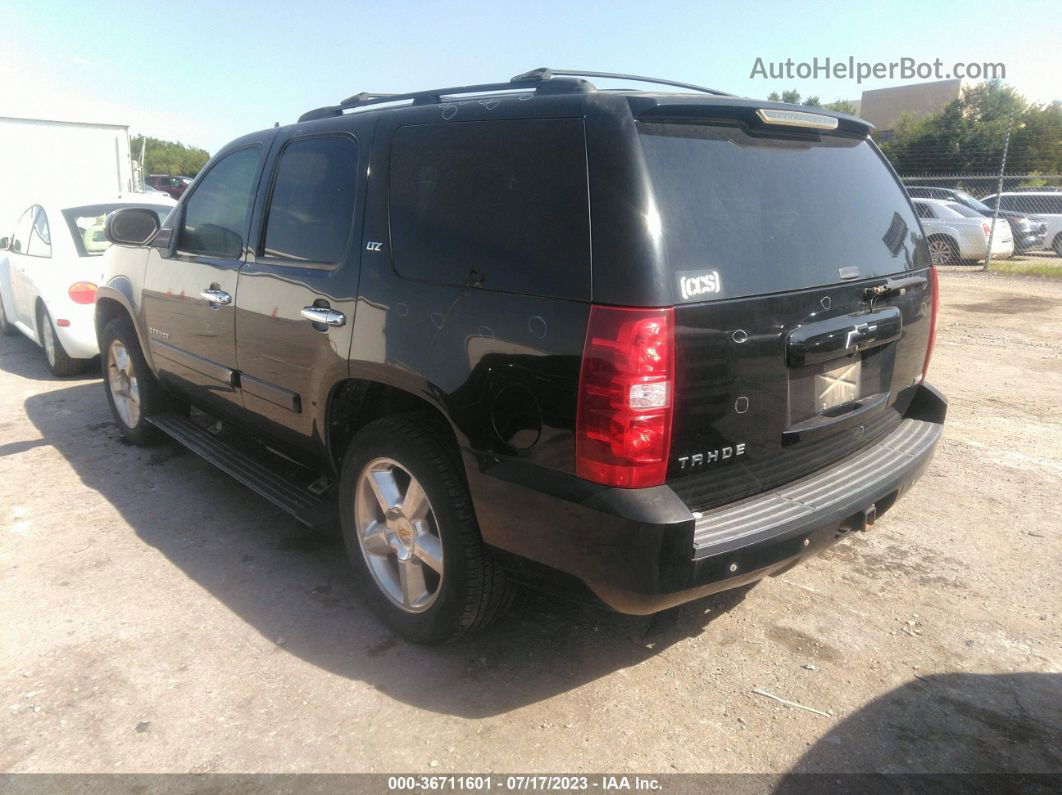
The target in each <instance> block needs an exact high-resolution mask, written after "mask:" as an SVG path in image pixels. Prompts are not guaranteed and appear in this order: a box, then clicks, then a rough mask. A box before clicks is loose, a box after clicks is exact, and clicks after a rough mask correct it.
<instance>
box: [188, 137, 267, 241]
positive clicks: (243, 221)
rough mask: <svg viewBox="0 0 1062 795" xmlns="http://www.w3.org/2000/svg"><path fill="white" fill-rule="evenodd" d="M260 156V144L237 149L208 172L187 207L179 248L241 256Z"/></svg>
mask: <svg viewBox="0 0 1062 795" xmlns="http://www.w3.org/2000/svg"><path fill="white" fill-rule="evenodd" d="M259 157H260V150H259V147H257V146H252V147H250V148H248V149H238V150H237V151H235V152H233V153H231V154H228V155H225V157H223V158H222V159H221V160H219V161H218V162H217V163H216V164H215V165H214V166H213V167H212V168H211V169H210V171H209V172H207V175H206V176H205V177H204V178H203V181H202V182H200V183H199V187H197V188H196V189H195V193H194V194H193V195H192V197H191V199H189V201H188V204H187V205H186V207H185V210H184V220H183V222H182V224H181V228H180V230H179V231H178V238H177V248H178V250H179V251H181V252H183V253H187V254H198V255H200V256H207V257H219V258H223V259H237V258H238V257H240V255H241V254H242V252H243V240H244V235H245V234H246V230H247V219H248V216H249V214H250V212H251V196H252V194H253V192H254V178H255V175H256V174H257V173H258V160H259Z"/></svg>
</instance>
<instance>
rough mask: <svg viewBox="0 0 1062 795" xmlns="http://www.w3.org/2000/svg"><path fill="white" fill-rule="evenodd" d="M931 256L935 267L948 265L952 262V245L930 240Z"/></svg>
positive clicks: (946, 242) (945, 241)
mask: <svg viewBox="0 0 1062 795" xmlns="http://www.w3.org/2000/svg"><path fill="white" fill-rule="evenodd" d="M929 256H930V258H931V259H932V260H933V264H934V265H947V264H948V263H949V262H951V259H952V252H951V244H950V243H949V242H948V241H947V240H930V241H929Z"/></svg>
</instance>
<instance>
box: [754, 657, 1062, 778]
mask: <svg viewBox="0 0 1062 795" xmlns="http://www.w3.org/2000/svg"><path fill="white" fill-rule="evenodd" d="M841 772H845V773H853V772H854V773H865V774H874V777H876V778H877V777H880V779H879V780H878V781H877V782H876V783H875V782H874V781H869V780H868V781H865V782H855V781H845V780H844V779H839V780H838V779H835V780H837V781H839V782H840V783H842V784H845V785H846V787H845V789H846V790H847V791H850V792H854V791H881V790H885V791H897V792H900V791H904V792H917V791H925V790H926V789H931V790H934V791H978V792H979V791H981V788H982V786H983V788H984V791H985V792H1010V791H1025V792H1030V791H1033V792H1036V791H1040V789H1039V785H1037V783H1036V782H1035V781H1023V782H1022V783H1019V782H1018V781H1016V780H1012V779H1011V777H1008V779H1005V780H1002V781H1001V780H996V779H994V778H993V779H991V780H984V781H981V782H980V783H979V784H978V786H976V787H974V788H973V789H972V790H970V789H967V788H965V787H959V786H958V784H959V782H957V781H951V782H948V781H946V780H941V781H937V782H935V785H934V786H927V785H928V784H929V783H930V782H928V781H919V780H917V779H916V780H911V781H908V782H907V784H906V785H904V782H903V780H902V779H897V780H890V779H889V777H890V776H892V775H894V774H931V773H932V774H941V773H994V774H1001V773H1006V774H1036V775H1043V774H1054V778H1053V779H1052V782H1051V786H1050V787H1046V788H1044V790H1043V791H1045V792H1047V791H1055V792H1057V791H1058V790H1057V789H1055V787H1057V785H1058V778H1057V776H1058V774H1059V773H1062V674H1051V673H1013V674H968V673H948V674H936V675H932V676H924V677H918V678H917V679H915V680H914V681H912V682H910V683H908V684H906V685H903V686H902V687H898V688H896V689H895V690H892V691H890V692H888V693H886V694H885V695H883V696H881V697H880V698H877V699H875V700H874V701H872V702H870V703H869V704H867V705H866V706H865V707H863V708H862V709H861V710H859V711H858V712H856V713H855V714H853V715H851V716H850V717H848V718H846V719H845V720H844V721H842V722H841V723H839V724H837V725H836V726H834V727H833V728H832V729H830V731H829V732H828V733H827V734H826V735H825V736H824V737H823V738H822V739H820V740H819V741H818V742H817V743H815V744H814V745H813V746H812V747H811V748H810V749H809V750H808V751H807V753H805V754H804V756H802V757H801V758H800V759H799V760H798V761H797V763H796V764H795V765H794V766H793V768H792V770H791V774H792V775H788V776H786V777H784V778H783V779H782V780H781V781H780V782H779V783H778V785H777V787H776V790H775V791H776V792H777V793H785V794H788V793H798V792H799V793H803V792H808V791H810V790H809V786H810V785H811V784H812V782H813V781H815V778H814V777H812V778H811V779H810V780H809V778H808V777H807V776H805V775H804V774H809V773H841ZM867 778H868V779H870V778H871V776H867ZM829 779H833V777H826V780H827V781H824V782H823V783H828V780H829ZM828 789H829V788H828ZM830 791H838V790H836V789H835V788H834V789H831V790H830Z"/></svg>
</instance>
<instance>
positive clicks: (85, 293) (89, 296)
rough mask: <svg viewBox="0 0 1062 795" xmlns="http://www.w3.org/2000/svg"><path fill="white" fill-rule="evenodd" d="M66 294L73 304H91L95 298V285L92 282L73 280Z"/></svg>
mask: <svg viewBox="0 0 1062 795" xmlns="http://www.w3.org/2000/svg"><path fill="white" fill-rule="evenodd" d="M66 294H67V295H69V296H70V300H71V301H73V302H74V303H75V304H91V303H92V302H93V301H95V300H96V285H94V284H93V283H92V282H74V283H73V284H71V285H70V287H69V288H68V289H67V291H66Z"/></svg>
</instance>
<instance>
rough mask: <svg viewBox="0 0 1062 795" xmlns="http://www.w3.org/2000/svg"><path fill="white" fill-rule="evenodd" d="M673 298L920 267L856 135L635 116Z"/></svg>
mask: <svg viewBox="0 0 1062 795" xmlns="http://www.w3.org/2000/svg"><path fill="white" fill-rule="evenodd" d="M639 129H640V132H641V140H642V147H643V150H644V152H645V157H646V161H647V163H648V166H649V171H650V175H651V178H652V183H653V191H654V195H655V198H656V206H657V211H658V213H659V215H660V231H661V233H662V235H663V241H664V246H665V248H666V251H667V257H668V263H669V266H670V268H671V270H672V284H673V289H674V291H675V300H676V301H704V300H710V299H716V298H736V297H740V296H748V295H759V294H764V293H776V292H783V291H789V290H799V289H803V288H808V287H815V286H820V285H827V284H834V283H837V282H840V281H843V280H848V279H855V278H867V277H872V276H884V275H887V274H892V273H897V272H900V271H903V270H906V269H909V268H919V267H924V266H927V265H928V264H929V256H928V251H927V249H926V246H925V242H924V239H923V238H922V236H921V233H920V231H919V226H918V221H917V220H916V219H915V217H914V214H913V213H912V212H911V208H910V206H909V204H908V200H907V197H906V195H905V193H904V191H903V189H902V188H901V187H900V185H899V184H898V183H897V182H896V180H895V179H894V178H893V176H892V174H891V172H890V171H889V170H888V168H887V167H886V166H885V164H884V162H883V161H882V159H881V157H880V156H879V155H878V153H877V152H876V151H875V150H874V149H873V148H872V147H871V145H870V144H869V143H868V142H867V141H865V140H855V139H850V138H844V137H841V136H820V137H818V138H817V139H810V138H809V139H799V140H798V139H793V138H782V137H768V136H758V135H755V136H754V135H750V134H749V133H747V132H745V131H744V130H742V129H740V128H738V127H724V126H710V125H691V124H642V125H639Z"/></svg>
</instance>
